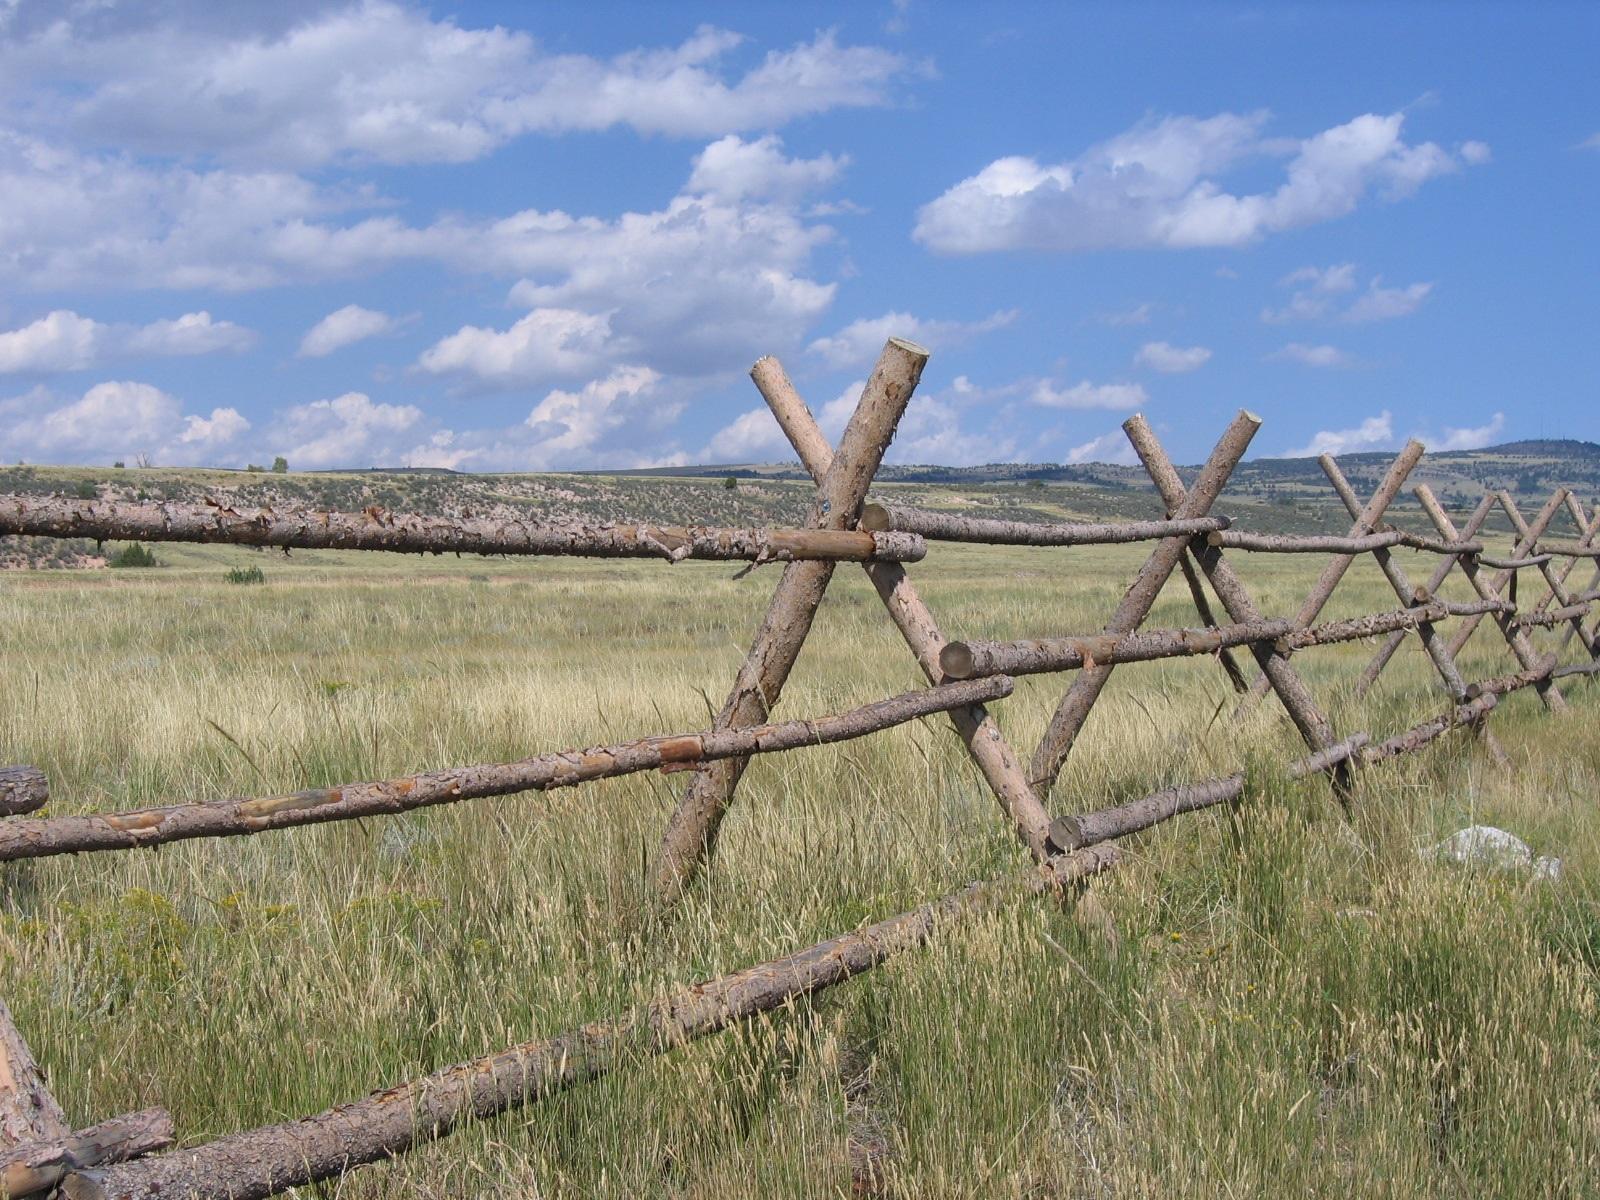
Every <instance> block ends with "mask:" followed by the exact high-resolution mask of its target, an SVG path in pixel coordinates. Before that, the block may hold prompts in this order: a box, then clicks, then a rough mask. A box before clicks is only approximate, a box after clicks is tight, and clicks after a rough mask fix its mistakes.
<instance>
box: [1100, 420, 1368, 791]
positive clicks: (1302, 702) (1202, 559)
mask: <svg viewBox="0 0 1600 1200" xmlns="http://www.w3.org/2000/svg"><path fill="white" fill-rule="evenodd" d="M1252 419H1255V418H1252ZM1258 423H1259V422H1258ZM1123 428H1124V429H1126V430H1127V433H1128V440H1129V441H1131V442H1132V443H1133V448H1134V450H1135V452H1137V453H1138V455H1139V461H1140V462H1142V463H1143V464H1144V469H1145V471H1146V472H1147V473H1148V474H1149V476H1150V478H1151V480H1152V481H1153V482H1154V483H1155V485H1156V489H1157V490H1158V491H1159V492H1160V493H1161V499H1162V502H1163V503H1165V504H1166V506H1167V508H1168V510H1169V511H1177V510H1179V509H1180V508H1182V507H1183V505H1184V502H1185V500H1186V499H1187V494H1186V492H1185V489H1184V486H1183V481H1182V479H1180V478H1179V477H1178V472H1177V471H1175V470H1174V469H1173V466H1172V460H1171V459H1169V458H1168V457H1167V452H1166V451H1165V450H1164V449H1162V446H1161V443H1160V442H1159V441H1157V440H1156V435H1155V431H1154V430H1152V429H1151V428H1150V425H1149V423H1148V422H1146V421H1145V419H1144V418H1143V417H1142V416H1134V417H1132V418H1131V419H1129V421H1128V422H1127V424H1126V425H1125V426H1123ZM1192 546H1193V550H1194V555H1195V561H1196V562H1198V563H1199V564H1200V569H1201V571H1203V572H1204V573H1205V576H1206V578H1207V579H1209V580H1210V581H1211V587H1212V590H1213V591H1215V592H1216V593H1217V598H1218V599H1219V600H1221V601H1222V606H1223V607H1224V608H1225V609H1227V611H1228V616H1229V617H1230V618H1231V619H1233V620H1235V621H1239V622H1254V621H1259V620H1261V619H1262V618H1261V612H1260V610H1259V609H1257V608H1256V606H1255V601H1253V600H1252V599H1251V598H1250V593H1249V591H1248V590H1246V588H1245V586H1244V584H1243V582H1242V581H1241V580H1240V579H1239V577H1238V575H1236V574H1235V573H1234V570H1233V567H1232V565H1231V564H1229V563H1228V562H1227V561H1226V560H1224V559H1223V557H1222V550H1221V548H1220V547H1218V546H1212V545H1210V544H1209V543H1208V542H1207V541H1206V539H1205V538H1203V537H1196V538H1194V539H1193V541H1192ZM1250 649H1251V653H1253V654H1254V655H1255V658H1256V662H1257V663H1258V664H1260V667H1261V672H1262V675H1263V676H1264V677H1265V678H1266V680H1267V686H1269V687H1270V688H1271V689H1272V690H1273V691H1274V692H1275V693H1277V696H1278V700H1279V702H1280V703H1281V704H1282V705H1283V708H1284V711H1285V712H1287V713H1288V714H1289V719H1290V720H1292V721H1293V722H1294V724H1295V728H1297V729H1298V730H1299V731H1300V736H1301V737H1302V738H1304V739H1305V742H1306V745H1308V746H1309V747H1311V749H1312V750H1314V751H1315V750H1326V749H1327V748H1328V747H1330V746H1332V745H1333V744H1334V742H1335V741H1336V740H1337V739H1336V738H1335V736H1334V732H1333V725H1332V723H1331V722H1330V721H1329V720H1328V718H1327V717H1326V716H1325V715H1324V714H1323V712H1322V710H1321V709H1320V708H1319V707H1318V706H1317V702H1316V700H1315V699H1314V698H1313V697H1312V695H1311V690H1310V689H1309V688H1307V687H1306V685H1305V681H1304V680H1303V679H1301V678H1300V673H1299V672H1298V671H1296V670H1295V669H1294V667H1293V666H1291V665H1290V663H1289V658H1288V656H1287V655H1285V654H1284V653H1283V652H1282V651H1281V650H1279V648H1278V647H1277V645H1276V644H1274V643H1271V642H1255V643H1252V644H1251V647H1250ZM1331 775H1332V779H1333V784H1334V790H1335V791H1336V793H1337V794H1338V796H1339V799H1340V801H1341V802H1345V801H1346V798H1347V796H1348V793H1349V785H1350V766H1349V763H1348V762H1346V761H1342V760H1341V761H1340V762H1339V763H1338V764H1337V765H1336V766H1335V767H1333V768H1332V771H1331Z"/></svg>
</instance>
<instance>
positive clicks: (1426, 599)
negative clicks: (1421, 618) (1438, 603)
mask: <svg viewBox="0 0 1600 1200" xmlns="http://www.w3.org/2000/svg"><path fill="white" fill-rule="evenodd" d="M1411 603H1412V604H1432V603H1433V593H1432V592H1430V591H1429V590H1428V589H1427V588H1425V587H1423V586H1422V585H1421V584H1420V583H1419V584H1418V585H1417V586H1416V587H1414V588H1412V589H1411Z"/></svg>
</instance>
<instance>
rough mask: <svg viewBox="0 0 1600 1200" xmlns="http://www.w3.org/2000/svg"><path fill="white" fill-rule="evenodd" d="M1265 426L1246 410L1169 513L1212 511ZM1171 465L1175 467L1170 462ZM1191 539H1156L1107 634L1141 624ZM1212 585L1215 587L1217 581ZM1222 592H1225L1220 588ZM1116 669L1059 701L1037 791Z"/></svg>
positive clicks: (1037, 763)
mask: <svg viewBox="0 0 1600 1200" xmlns="http://www.w3.org/2000/svg"><path fill="white" fill-rule="evenodd" d="M1136 423H1137V424H1138V425H1140V426H1143V425H1144V418H1143V417H1142V416H1139V415H1135V416H1132V417H1130V418H1128V420H1127V421H1124V422H1123V425H1122V428H1123V430H1124V431H1125V432H1126V433H1127V434H1128V438H1129V440H1130V441H1132V440H1133V437H1134V434H1133V429H1134V426H1135V424H1136ZM1260 427H1261V418H1260V417H1258V416H1256V415H1255V414H1254V413H1252V412H1245V411H1243V410H1241V411H1240V412H1239V415H1238V416H1236V417H1234V419H1233V422H1232V423H1231V424H1230V425H1229V426H1228V428H1227V429H1226V430H1224V431H1223V434H1222V437H1221V438H1220V439H1219V440H1218V441H1217V444H1216V446H1215V447H1214V448H1213V449H1212V451H1211V457H1209V458H1208V459H1206V462H1205V466H1203V467H1201V468H1200V475H1199V477H1198V478H1196V480H1195V483H1194V487H1193V488H1191V489H1189V490H1188V491H1187V492H1185V491H1184V489H1183V485H1182V484H1181V483H1178V485H1177V486H1178V492H1177V497H1178V498H1177V499H1176V500H1173V499H1171V498H1167V497H1164V499H1166V504H1167V512H1168V513H1170V514H1171V515H1172V517H1173V518H1175V519H1180V520H1181V519H1184V518H1190V517H1203V516H1205V515H1206V514H1207V513H1208V512H1210V510H1211V506H1212V505H1213V504H1214V503H1216V499H1217V497H1218V496H1219V495H1220V494H1221V493H1222V489H1223V487H1225V486H1226V485H1227V482H1228V478H1229V476H1231V475H1232V474H1233V469H1234V467H1236V466H1237V465H1238V463H1239V460H1240V459H1241V458H1243V457H1244V452H1245V450H1246V449H1247V448H1248V447H1249V445H1250V439H1251V438H1253V437H1254V436H1255V433H1256V430H1257V429H1259V428H1260ZM1168 469H1169V470H1170V466H1169V468H1168ZM1173 479H1174V480H1175V481H1176V480H1177V475H1176V474H1174V475H1173ZM1190 540H1191V539H1190V538H1188V537H1186V536H1184V535H1182V534H1178V535H1175V536H1173V537H1169V538H1163V539H1162V540H1161V541H1160V542H1158V543H1156V546H1155V549H1153V550H1152V551H1151V552H1150V556H1149V557H1148V558H1147V559H1145V562H1144V566H1142V567H1140V568H1139V573H1138V575H1136V576H1134V580H1133V583H1132V584H1130V585H1129V587H1128V590H1127V591H1126V592H1125V593H1124V594H1123V597H1122V600H1121V602H1120V603H1119V604H1118V605H1117V608H1116V611H1115V612H1114V613H1112V615H1111V619H1110V620H1109V621H1107V622H1106V625H1105V632H1106V633H1110V634H1119V633H1132V632H1133V631H1134V630H1136V629H1138V628H1139V625H1140V624H1141V623H1142V622H1143V621H1144V619H1145V617H1146V616H1147V615H1148V614H1149V612H1150V609H1151V607H1152V606H1153V605H1154V604H1155V602H1156V597H1157V596H1158V595H1160V593H1161V589H1162V587H1164V586H1165V585H1166V582H1167V580H1168V579H1169V578H1170V577H1171V576H1172V572H1173V571H1174V570H1175V569H1176V568H1177V566H1178V563H1179V561H1180V560H1181V559H1182V557H1183V555H1184V553H1185V551H1192V552H1194V553H1195V554H1196V555H1198V554H1199V548H1200V547H1203V546H1204V545H1205V540H1204V539H1203V538H1195V539H1193V541H1194V545H1193V546H1191V545H1190ZM1212 586H1213V587H1215V586H1216V584H1215V581H1213V584H1212ZM1218 596H1219V598H1220V597H1221V593H1220V592H1218ZM1223 603H1224V605H1226V603H1227V601H1226V600H1224V601H1223ZM1235 619H1236V620H1237V618H1235ZM1111 671H1112V667H1111V665H1110V664H1102V665H1097V666H1093V667H1088V666H1086V667H1084V669H1083V670H1082V671H1080V672H1079V673H1078V675H1077V677H1076V678H1075V679H1074V680H1073V681H1072V686H1071V687H1070V688H1068V689H1067V694H1066V695H1065V696H1063V697H1062V698H1061V703H1060V704H1058V705H1057V706H1056V711H1055V715H1054V716H1053V717H1052V718H1051V719H1050V726H1049V728H1048V729H1046V730H1045V733H1044V737H1043V738H1042V739H1041V740H1040V742H1039V748H1038V749H1037V750H1035V751H1034V754H1033V763H1032V765H1031V766H1030V767H1029V769H1028V779H1029V782H1030V783H1031V784H1032V786H1033V791H1034V794H1035V795H1037V796H1039V797H1040V798H1041V800H1042V799H1043V798H1044V797H1046V796H1048V795H1049V794H1050V790H1051V788H1053V787H1054V786H1055V782H1056V777H1057V776H1059V775H1060V774H1061V768H1062V766H1063V764H1065V763H1066V761H1067V755H1068V754H1070V753H1071V752H1072V745H1073V743H1074V742H1075V741H1076V740H1077V737H1078V734H1079V732H1080V731H1081V730H1082V729H1083V724H1084V722H1085V721H1087V720H1088V719H1089V710H1090V709H1091V708H1093V707H1094V702H1095V701H1096V700H1098V699H1099V698H1100V693H1101V692H1102V691H1103V690H1104V689H1105V686H1106V683H1107V681H1109V680H1110V678H1111Z"/></svg>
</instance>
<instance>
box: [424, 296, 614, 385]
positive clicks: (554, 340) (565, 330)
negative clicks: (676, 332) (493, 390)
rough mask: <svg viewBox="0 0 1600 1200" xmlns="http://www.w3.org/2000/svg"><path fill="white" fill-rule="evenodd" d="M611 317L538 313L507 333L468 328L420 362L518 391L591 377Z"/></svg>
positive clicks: (599, 360)
mask: <svg viewBox="0 0 1600 1200" xmlns="http://www.w3.org/2000/svg"><path fill="white" fill-rule="evenodd" d="M610 340H611V318H610V316H609V315H607V314H604V313H585V312H578V311H576V310H574V309H570V308H536V309H534V310H533V311H532V312H531V313H529V314H528V315H527V316H525V317H523V318H522V319H521V320H520V321H517V322H516V323H515V324H513V325H512V326H511V327H510V328H509V329H506V330H503V331H501V330H494V329H484V328H481V327H479V326H476V325H467V326H464V327H463V328H462V329H460V330H459V331H457V332H456V333H453V334H451V335H450V336H449V337H446V338H443V339H441V340H440V341H438V342H437V343H435V344H434V345H433V346H431V347H429V348H428V349H427V350H424V351H423V352H422V357H421V358H419V359H418V360H417V366H418V367H419V368H420V369H421V370H423V371H427V372H429V373H431V374H435V375H443V374H457V375H464V376H469V377H471V378H473V379H477V380H480V381H482V382H484V383H490V384H501V385H508V386H517V385H521V384H528V383H539V382H542V381H544V380H549V379H561V378H572V377H576V376H580V375H588V374H593V373H594V371H596V370H597V369H598V368H599V367H600V366H601V365H602V364H603V363H604V361H605V358H606V351H607V343H608V342H609V341H610Z"/></svg>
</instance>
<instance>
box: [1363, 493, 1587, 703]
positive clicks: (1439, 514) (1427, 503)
mask: <svg viewBox="0 0 1600 1200" xmlns="http://www.w3.org/2000/svg"><path fill="white" fill-rule="evenodd" d="M1416 497H1417V499H1418V500H1419V501H1420V502H1421V503H1422V511H1423V512H1425V513H1427V514H1428V519H1429V520H1430V521H1432V522H1433V527H1434V528H1435V529H1437V530H1438V531H1439V536H1440V537H1445V538H1452V539H1453V538H1454V537H1455V534H1456V527H1455V524H1454V523H1453V522H1452V521H1451V520H1450V514H1449V513H1447V512H1445V510H1444V506H1443V505H1442V504H1440V503H1439V500H1438V498H1437V497H1436V496H1435V495H1434V494H1433V489H1432V488H1430V487H1429V486H1428V485H1427V484H1425V483H1424V484H1419V485H1418V486H1417V488H1416ZM1484 502H1486V503H1480V504H1479V505H1478V508H1477V510H1475V511H1474V513H1473V516H1474V517H1477V516H1478V515H1479V514H1480V513H1484V514H1487V512H1488V509H1489V507H1492V504H1493V501H1492V500H1490V498H1489V497H1488V496H1485V497H1484ZM1552 512H1553V510H1552ZM1546 520H1547V521H1548V518H1546ZM1479 523H1480V524H1481V523H1482V522H1481V521H1480V522H1479ZM1519 545H1520V543H1519ZM1454 561H1457V560H1455V559H1450V560H1446V565H1448V564H1449V563H1451V562H1454ZM1459 561H1460V563H1461V571H1462V573H1463V574H1464V575H1465V576H1466V577H1467V580H1468V582H1469V583H1471V584H1472V587H1473V590H1474V591H1476V592H1477V593H1478V596H1479V597H1480V598H1481V599H1484V600H1499V599H1500V598H1501V597H1500V588H1501V587H1503V586H1504V581H1505V579H1506V577H1507V576H1511V575H1513V572H1514V570H1515V568H1508V569H1507V570H1506V571H1505V572H1503V573H1502V574H1501V575H1500V576H1499V577H1497V579H1496V580H1495V581H1493V582H1490V581H1486V580H1485V579H1484V578H1483V572H1482V571H1481V570H1480V568H1479V566H1478V563H1477V561H1476V559H1474V558H1472V557H1470V556H1466V555H1463V556H1462V557H1461V558H1460V560H1459ZM1495 623H1496V624H1497V625H1499V627H1500V634H1501V636H1502V637H1504V638H1505V641H1506V645H1507V646H1509V647H1510V648H1511V653H1512V654H1513V655H1514V656H1515V657H1516V660H1517V664H1518V665H1519V666H1520V667H1522V669H1523V670H1525V671H1531V670H1534V669H1536V668H1537V667H1538V666H1539V665H1540V659H1539V656H1538V654H1536V653H1535V652H1534V649H1533V645H1532V643H1531V642H1529V640H1528V634H1527V632H1526V631H1525V630H1524V629H1523V628H1522V627H1521V626H1520V625H1518V624H1517V623H1516V617H1515V614H1514V613H1506V612H1500V613H1496V614H1495ZM1473 624H1474V625H1475V624H1476V621H1474V622H1473ZM1462 628H1463V630H1464V632H1466V633H1469V634H1470V633H1471V629H1470V628H1469V627H1467V626H1463V627H1462ZM1457 640H1458V641H1460V642H1462V643H1465V641H1466V638H1465V637H1461V638H1458V639H1457ZM1456 649H1457V647H1456V644H1455V642H1452V643H1451V645H1450V646H1448V647H1446V650H1447V652H1448V653H1451V654H1452V655H1453V654H1454V652H1455V650H1456ZM1374 677H1376V676H1374ZM1534 687H1535V690H1536V691H1537V692H1538V694H1539V698H1540V699H1541V700H1543V701H1544V705H1545V707H1546V708H1548V709H1550V710H1551V711H1552V712H1560V711H1561V710H1562V709H1564V708H1565V707H1566V699H1565V697H1563V696H1562V695H1561V689H1559V688H1558V687H1556V685H1555V681H1554V680H1552V679H1549V678H1546V679H1544V680H1542V681H1541V682H1539V683H1537V684H1535V685H1534Z"/></svg>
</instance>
